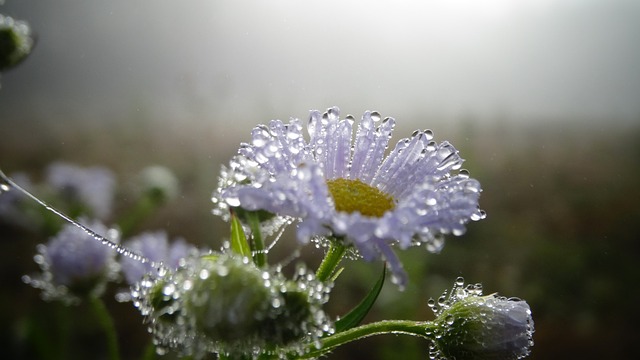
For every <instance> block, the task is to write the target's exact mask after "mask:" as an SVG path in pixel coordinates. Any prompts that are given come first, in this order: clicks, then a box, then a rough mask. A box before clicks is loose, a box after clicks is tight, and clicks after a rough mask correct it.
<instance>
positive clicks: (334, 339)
mask: <svg viewBox="0 0 640 360" xmlns="http://www.w3.org/2000/svg"><path fill="white" fill-rule="evenodd" d="M434 328H435V325H434V324H433V323H432V322H429V321H427V322H425V321H412V320H383V321H378V322H374V323H370V324H366V325H361V326H358V327H355V328H351V329H349V330H346V331H343V332H340V333H337V334H334V335H331V336H327V337H325V338H322V340H321V341H322V348H320V349H315V348H312V349H313V350H311V351H309V352H308V353H306V354H304V355H303V356H302V357H301V359H308V358H314V357H318V356H321V355H324V354H326V353H327V352H329V351H331V350H333V349H334V348H336V347H338V346H340V345H344V344H346V343H349V342H351V341H354V340H359V339H364V338H367V337H370V336H374V335H384V334H396V335H397V334H404V335H411V336H418V337H422V338H425V339H432V337H431V335H430V334H432V333H433V329H434ZM427 330H431V331H427Z"/></svg>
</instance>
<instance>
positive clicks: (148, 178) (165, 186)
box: [140, 165, 180, 203]
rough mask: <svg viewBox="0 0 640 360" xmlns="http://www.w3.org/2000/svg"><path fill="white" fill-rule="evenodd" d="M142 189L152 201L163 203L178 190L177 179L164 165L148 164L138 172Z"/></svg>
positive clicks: (176, 193)
mask: <svg viewBox="0 0 640 360" xmlns="http://www.w3.org/2000/svg"><path fill="white" fill-rule="evenodd" d="M140 185H141V187H142V191H143V192H144V193H145V194H146V195H148V196H149V197H150V198H151V199H152V200H154V202H157V203H164V202H165V201H168V200H171V199H173V198H175V197H176V196H177V195H178V193H179V192H180V186H179V184H178V179H177V178H176V176H175V175H174V174H173V172H171V170H169V169H167V168H166V167H164V166H158V165H156V166H149V167H146V168H145V169H143V170H142V172H141V173H140Z"/></svg>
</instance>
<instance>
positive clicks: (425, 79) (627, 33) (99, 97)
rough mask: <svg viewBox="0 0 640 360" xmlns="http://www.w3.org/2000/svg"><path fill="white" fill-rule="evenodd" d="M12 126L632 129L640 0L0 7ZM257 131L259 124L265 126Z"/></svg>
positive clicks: (40, 0)
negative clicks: (352, 123) (139, 123)
mask: <svg viewBox="0 0 640 360" xmlns="http://www.w3.org/2000/svg"><path fill="white" fill-rule="evenodd" d="M0 13H4V14H5V15H11V16H13V17H15V18H18V19H24V20H27V21H28V22H29V23H30V24H31V26H32V28H33V29H34V31H35V32H37V33H38V44H37V47H36V49H35V51H34V52H33V54H32V56H31V57H30V58H29V59H27V61H26V62H25V63H24V64H23V65H22V66H21V67H19V68H16V69H14V70H12V71H10V72H7V73H6V74H3V75H2V78H1V79H0V80H1V83H2V89H1V90H0V119H2V118H12V117H14V116H18V115H17V114H20V113H25V112H26V113H36V114H53V115H67V114H69V115H70V116H75V115H78V114H79V115H83V116H84V115H87V114H91V116H93V117H95V118H98V119H99V118H102V117H105V118H106V117H109V116H127V114H129V113H131V111H132V109H134V108H139V107H143V108H145V110H146V111H147V112H151V113H152V114H154V115H157V116H163V117H166V118H168V119H171V118H180V117H181V116H184V117H189V116H191V117H200V118H206V117H207V116H209V114H211V116H212V117H216V114H235V115H237V116H239V117H243V116H245V115H246V116H253V112H255V111H262V112H264V111H265V109H266V111H268V114H267V115H265V116H266V117H268V118H270V117H272V116H273V117H288V116H289V115H295V116H304V115H305V114H306V112H307V110H308V109H312V108H321V109H323V108H326V107H328V106H331V105H338V106H340V107H341V108H342V109H343V111H344V112H350V113H354V114H358V113H360V112H362V111H363V110H366V109H377V110H380V111H381V112H382V113H383V115H396V116H398V115H401V114H404V113H415V112H416V111H421V112H425V113H429V114H436V115H442V116H462V115H465V114H475V115H477V116H480V117H487V118H491V117H493V116H496V115H498V114H501V115H507V116H515V117H518V116H524V117H532V116H542V117H549V118H553V117H557V116H562V117H564V116H571V117H579V118H597V117H601V116H614V117H618V118H627V119H638V118H639V117H640V1H634V0H602V1H596V0H564V1H553V0H521V1H514V0H482V1H481V0H468V1H463V0H433V1H386V2H382V1H370V2H355V1H344V0H342V1H327V0H325V1H300V0H286V1H284V0H283V1H266V0H265V1H212V0H192V1H188V0H185V1H175V0H174V1H168V0H135V1H134V0H110V1H89V0H7V1H6V3H5V5H4V6H1V7H0ZM258 120H265V119H263V118H260V119H258Z"/></svg>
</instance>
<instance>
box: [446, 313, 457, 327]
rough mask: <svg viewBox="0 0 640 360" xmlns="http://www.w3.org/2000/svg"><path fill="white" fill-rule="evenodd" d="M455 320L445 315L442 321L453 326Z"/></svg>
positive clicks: (451, 316)
mask: <svg viewBox="0 0 640 360" xmlns="http://www.w3.org/2000/svg"><path fill="white" fill-rule="evenodd" d="M454 320H455V318H454V317H453V315H447V317H446V318H445V319H444V321H445V322H446V323H447V324H449V325H453V322H454Z"/></svg>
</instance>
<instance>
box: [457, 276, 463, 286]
mask: <svg viewBox="0 0 640 360" xmlns="http://www.w3.org/2000/svg"><path fill="white" fill-rule="evenodd" d="M462 285H464V278H463V277H462V276H458V278H456V286H462Z"/></svg>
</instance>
